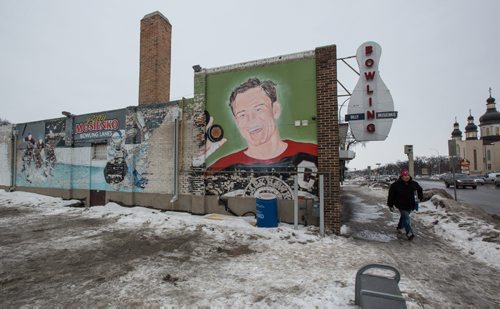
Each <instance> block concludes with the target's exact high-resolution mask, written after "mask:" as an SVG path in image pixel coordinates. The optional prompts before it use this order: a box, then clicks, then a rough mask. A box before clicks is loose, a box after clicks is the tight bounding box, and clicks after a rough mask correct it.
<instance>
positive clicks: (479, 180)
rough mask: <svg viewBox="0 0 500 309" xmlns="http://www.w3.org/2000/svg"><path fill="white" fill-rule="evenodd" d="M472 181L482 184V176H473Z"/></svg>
mask: <svg viewBox="0 0 500 309" xmlns="http://www.w3.org/2000/svg"><path fill="white" fill-rule="evenodd" d="M472 178H473V179H474V182H475V183H476V184H478V185H481V186H482V185H484V177H481V176H473V177H472Z"/></svg>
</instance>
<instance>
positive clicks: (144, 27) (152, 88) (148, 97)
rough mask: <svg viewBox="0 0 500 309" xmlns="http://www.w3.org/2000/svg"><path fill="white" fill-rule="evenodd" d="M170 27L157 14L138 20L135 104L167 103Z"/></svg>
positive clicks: (168, 91) (158, 13)
mask: <svg viewBox="0 0 500 309" xmlns="http://www.w3.org/2000/svg"><path fill="white" fill-rule="evenodd" d="M171 37H172V25H170V22H169V21H168V19H167V18H166V17H165V16H163V15H162V14H161V13H160V12H154V13H151V14H148V15H146V16H144V18H143V19H142V20H141V44H140V45H141V47H140V72H139V105H144V104H151V103H167V102H169V101H170V60H171Z"/></svg>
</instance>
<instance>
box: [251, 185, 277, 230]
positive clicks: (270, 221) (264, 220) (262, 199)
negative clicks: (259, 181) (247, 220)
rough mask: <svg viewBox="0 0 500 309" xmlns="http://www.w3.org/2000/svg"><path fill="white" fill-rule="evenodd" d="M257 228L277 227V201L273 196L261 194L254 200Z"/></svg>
mask: <svg viewBox="0 0 500 309" xmlns="http://www.w3.org/2000/svg"><path fill="white" fill-rule="evenodd" d="M256 214H257V226H258V227H277V226H278V199H277V198H276V196H275V195H274V194H270V193H262V194H260V195H259V197H257V200H256Z"/></svg>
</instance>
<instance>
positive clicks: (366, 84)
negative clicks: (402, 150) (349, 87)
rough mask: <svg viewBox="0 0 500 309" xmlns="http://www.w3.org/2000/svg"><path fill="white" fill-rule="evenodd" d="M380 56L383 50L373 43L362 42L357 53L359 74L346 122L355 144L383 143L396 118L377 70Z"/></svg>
mask: <svg viewBox="0 0 500 309" xmlns="http://www.w3.org/2000/svg"><path fill="white" fill-rule="evenodd" d="M381 54H382V48H381V47H380V45H378V44H377V43H375V42H366V43H363V44H362V45H361V46H360V47H359V48H358V50H357V52H356V60H357V61H358V65H359V70H360V74H361V75H360V77H359V80H358V83H357V84H356V87H354V90H353V92H352V96H351V100H350V102H349V106H348V108H347V115H346V121H348V122H349V126H350V127H351V132H352V134H353V136H354V138H356V140H357V141H383V140H385V139H386V138H387V135H388V134H389V131H390V130H391V126H392V121H393V119H394V118H397V115H398V113H397V112H396V111H394V102H393V101H392V96H391V93H390V92H389V89H387V87H386V86H385V83H384V81H383V80H382V78H381V77H380V72H379V70H378V64H379V61H380V55H381Z"/></svg>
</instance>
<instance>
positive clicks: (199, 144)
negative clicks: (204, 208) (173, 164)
mask: <svg viewBox="0 0 500 309" xmlns="http://www.w3.org/2000/svg"><path fill="white" fill-rule="evenodd" d="M206 83H207V79H206V73H205V71H202V72H199V73H195V75H194V100H193V103H192V104H191V105H190V107H189V114H190V118H191V119H192V121H193V131H192V133H191V134H192V135H191V137H190V141H191V145H192V148H191V151H190V152H189V153H188V156H189V158H190V159H191V168H190V170H189V172H188V173H189V175H188V177H187V182H188V183H187V185H188V191H189V192H190V193H191V194H192V195H196V196H203V195H205V180H204V175H203V170H204V169H205V163H203V164H202V165H198V164H193V163H195V162H196V161H199V160H197V157H199V155H200V154H201V153H202V152H203V150H204V149H205V129H206V127H205V120H204V119H205V116H204V111H205V105H206ZM203 161H204V158H203Z"/></svg>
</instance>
